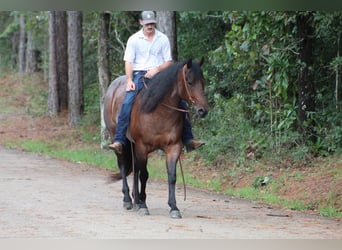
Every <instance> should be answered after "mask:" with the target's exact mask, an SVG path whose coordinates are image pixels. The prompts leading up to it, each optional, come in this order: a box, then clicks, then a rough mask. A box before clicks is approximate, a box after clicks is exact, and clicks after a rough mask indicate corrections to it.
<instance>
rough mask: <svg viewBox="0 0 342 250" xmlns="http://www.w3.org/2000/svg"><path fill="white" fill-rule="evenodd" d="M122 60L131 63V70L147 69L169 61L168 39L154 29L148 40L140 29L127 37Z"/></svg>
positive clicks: (170, 58) (170, 57)
mask: <svg viewBox="0 0 342 250" xmlns="http://www.w3.org/2000/svg"><path fill="white" fill-rule="evenodd" d="M124 60H125V61H128V62H131V63H133V70H149V69H153V68H155V67H158V66H159V65H161V64H163V63H164V62H166V61H171V60H172V56H171V49H170V42H169V39H168V38H167V36H166V35H165V34H163V33H161V32H160V31H159V30H157V29H155V34H154V38H153V40H152V41H149V40H148V39H147V37H145V35H144V33H143V31H142V29H141V30H139V31H138V32H136V33H134V34H133V35H131V36H130V37H129V39H128V41H127V45H126V50H125V55H124Z"/></svg>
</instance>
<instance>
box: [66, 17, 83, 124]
mask: <svg viewBox="0 0 342 250" xmlns="http://www.w3.org/2000/svg"><path fill="white" fill-rule="evenodd" d="M68 65H69V67H68V92H69V102H68V103H69V126H71V127H75V126H76V125H77V124H78V123H79V121H80V119H81V114H82V112H83V108H84V107H83V68H82V67H83V60H82V12H80V11H68Z"/></svg>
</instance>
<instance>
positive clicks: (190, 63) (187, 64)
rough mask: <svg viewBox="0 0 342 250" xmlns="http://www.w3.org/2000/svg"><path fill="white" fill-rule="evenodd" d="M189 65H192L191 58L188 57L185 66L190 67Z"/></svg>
mask: <svg viewBox="0 0 342 250" xmlns="http://www.w3.org/2000/svg"><path fill="white" fill-rule="evenodd" d="M191 66H192V59H191V58H190V59H189V60H188V62H187V63H186V67H187V68H188V69H190V68H191Z"/></svg>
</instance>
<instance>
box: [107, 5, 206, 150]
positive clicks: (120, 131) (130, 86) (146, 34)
mask: <svg viewBox="0 0 342 250" xmlns="http://www.w3.org/2000/svg"><path fill="white" fill-rule="evenodd" d="M139 23H140V25H141V26H142V29H141V30H139V31H138V32H136V33H135V34H133V35H132V36H131V37H130V38H129V39H128V41H127V46H126V50H125V55H124V61H125V74H126V76H127V86H126V93H125V98H124V101H123V103H122V106H121V111H120V114H119V117H118V121H117V127H116V133H115V137H114V140H113V143H112V144H110V145H109V148H111V149H113V150H115V152H116V153H117V154H119V155H120V154H122V148H123V146H124V145H125V143H126V131H127V127H128V124H129V121H130V115H131V110H132V105H133V102H134V99H135V97H136V95H137V94H138V92H139V91H140V90H141V89H142V88H143V87H144V82H147V81H148V80H149V79H151V78H152V77H153V76H154V75H156V74H158V73H159V72H160V71H162V70H164V69H166V68H167V67H169V66H170V65H172V64H173V61H172V57H171V49H170V42H169V39H168V38H167V36H166V35H165V34H163V33H162V32H160V31H159V30H157V29H156V28H155V25H156V18H155V13H154V12H153V11H143V12H141V14H140V19H139ZM161 84H162V83H161ZM181 108H182V109H184V110H186V109H187V105H186V102H185V101H181ZM183 124H184V125H183V134H182V141H183V144H184V145H185V147H186V149H187V151H188V152H190V151H192V150H194V149H196V148H198V147H200V146H202V145H204V142H202V141H196V140H194V136H193V134H192V128H191V123H190V120H189V118H188V116H187V115H184V123H183Z"/></svg>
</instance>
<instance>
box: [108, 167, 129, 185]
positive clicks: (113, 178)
mask: <svg viewBox="0 0 342 250" xmlns="http://www.w3.org/2000/svg"><path fill="white" fill-rule="evenodd" d="M125 168H126V169H125V173H126V177H127V176H129V175H130V174H131V173H132V171H133V169H132V166H131V164H125ZM120 180H122V175H121V171H120V172H117V173H113V174H111V175H110V176H109V180H108V183H112V182H117V181H120Z"/></svg>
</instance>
